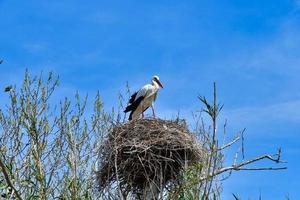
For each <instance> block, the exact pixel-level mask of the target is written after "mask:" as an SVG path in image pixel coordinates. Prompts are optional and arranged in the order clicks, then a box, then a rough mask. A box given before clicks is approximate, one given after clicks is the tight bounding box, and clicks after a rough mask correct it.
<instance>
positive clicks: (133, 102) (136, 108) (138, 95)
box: [124, 76, 163, 120]
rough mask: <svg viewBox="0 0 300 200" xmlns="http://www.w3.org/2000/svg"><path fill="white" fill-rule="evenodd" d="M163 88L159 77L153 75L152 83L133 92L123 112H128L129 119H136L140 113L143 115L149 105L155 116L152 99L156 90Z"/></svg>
mask: <svg viewBox="0 0 300 200" xmlns="http://www.w3.org/2000/svg"><path fill="white" fill-rule="evenodd" d="M160 88H163V86H162V84H161V82H160V80H159V77H158V76H153V78H152V84H147V85H145V86H143V87H142V88H141V89H140V90H139V91H138V92H135V93H134V94H133V95H132V96H131V98H130V100H129V105H128V106H127V107H126V109H125V111H124V112H129V111H131V112H130V115H129V120H132V119H138V118H139V117H140V115H141V114H142V117H144V112H145V110H147V109H148V108H149V107H151V108H152V114H153V117H155V112H154V108H153V107H154V101H155V100H156V97H157V93H158V90H159V89H160Z"/></svg>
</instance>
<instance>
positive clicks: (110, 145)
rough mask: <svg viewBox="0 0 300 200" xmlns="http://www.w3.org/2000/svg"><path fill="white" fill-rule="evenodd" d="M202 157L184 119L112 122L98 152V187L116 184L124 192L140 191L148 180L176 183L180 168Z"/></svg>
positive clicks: (106, 187)
mask: <svg viewBox="0 0 300 200" xmlns="http://www.w3.org/2000/svg"><path fill="white" fill-rule="evenodd" d="M204 157H205V151H204V150H203V149H202V148H201V147H200V145H199V144H198V143H197V142H196V139H195V138H194V136H193V135H192V134H191V133H190V132H189V130H188V128H187V125H186V123H185V121H183V120H182V121H180V120H176V121H169V120H161V119H140V120H134V121H130V122H128V123H125V124H119V125H115V126H114V127H113V129H112V131H111V132H110V134H109V135H108V136H107V139H106V140H105V142H104V143H103V144H102V147H101V149H100V153H99V170H98V171H97V173H96V175H97V181H98V185H99V190H100V191H101V192H104V191H105V190H109V189H110V188H111V187H116V185H118V187H119V188H120V189H121V190H122V191H123V192H125V193H129V192H131V193H132V194H140V193H142V192H143V191H144V189H145V187H146V186H147V185H149V183H155V184H157V185H159V187H161V186H163V187H166V186H167V185H168V186H175V185H176V184H178V182H179V179H180V177H181V174H182V171H183V169H184V168H185V167H186V166H188V165H191V164H193V163H199V162H202V161H203V159H204Z"/></svg>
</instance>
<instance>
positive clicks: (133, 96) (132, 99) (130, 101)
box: [129, 92, 138, 104]
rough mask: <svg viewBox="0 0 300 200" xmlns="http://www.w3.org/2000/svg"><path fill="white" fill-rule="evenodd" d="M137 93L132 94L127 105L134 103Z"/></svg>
mask: <svg viewBox="0 0 300 200" xmlns="http://www.w3.org/2000/svg"><path fill="white" fill-rule="evenodd" d="M137 93H138V92H135V93H133V95H131V97H130V99H129V103H130V104H132V103H133V102H134V99H135V97H136V95H137Z"/></svg>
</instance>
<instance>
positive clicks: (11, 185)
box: [0, 159, 22, 200]
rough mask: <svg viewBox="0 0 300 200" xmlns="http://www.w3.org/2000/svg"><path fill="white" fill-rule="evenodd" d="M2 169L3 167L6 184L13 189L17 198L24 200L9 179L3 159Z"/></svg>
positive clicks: (0, 164)
mask: <svg viewBox="0 0 300 200" xmlns="http://www.w3.org/2000/svg"><path fill="white" fill-rule="evenodd" d="M0 167H1V170H2V173H3V175H4V178H5V180H6V182H7V184H8V185H9V187H10V188H12V189H13V191H14V192H15V194H16V196H17V198H18V199H19V200H22V198H21V196H20V194H19V192H18V190H17V189H16V188H15V187H14V185H13V183H12V182H11V180H10V178H9V175H8V173H7V171H6V167H5V165H4V163H3V162H2V160H1V159H0Z"/></svg>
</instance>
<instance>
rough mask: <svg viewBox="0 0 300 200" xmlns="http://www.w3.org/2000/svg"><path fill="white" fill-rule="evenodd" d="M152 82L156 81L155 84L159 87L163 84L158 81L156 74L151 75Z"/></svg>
mask: <svg viewBox="0 0 300 200" xmlns="http://www.w3.org/2000/svg"><path fill="white" fill-rule="evenodd" d="M152 82H153V83H157V84H158V85H159V87H161V88H164V87H163V85H162V84H161V82H160V80H159V77H158V76H156V75H155V76H153V77H152Z"/></svg>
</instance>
